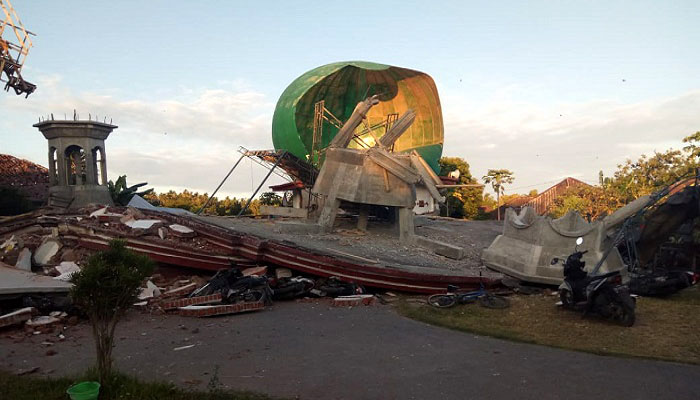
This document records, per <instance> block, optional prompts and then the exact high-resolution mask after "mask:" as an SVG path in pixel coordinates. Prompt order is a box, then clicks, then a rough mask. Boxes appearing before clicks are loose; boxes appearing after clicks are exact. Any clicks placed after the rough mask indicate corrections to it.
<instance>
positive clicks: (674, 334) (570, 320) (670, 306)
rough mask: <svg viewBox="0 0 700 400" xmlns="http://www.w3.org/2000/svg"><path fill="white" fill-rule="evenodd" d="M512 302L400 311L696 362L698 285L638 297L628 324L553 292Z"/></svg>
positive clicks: (570, 344) (608, 351)
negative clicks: (567, 303) (577, 307)
mask: <svg viewBox="0 0 700 400" xmlns="http://www.w3.org/2000/svg"><path fill="white" fill-rule="evenodd" d="M510 300H511V307H510V308H507V309H504V310H492V309H487V308H483V307H480V306H478V305H476V304H471V305H465V306H457V307H455V308H451V309H436V308H433V307H431V306H429V305H427V304H418V303H415V302H411V301H407V300H406V299H402V300H401V301H399V302H397V303H396V308H397V309H398V311H399V313H401V314H402V315H404V316H406V317H409V318H413V319H416V320H419V321H423V322H427V323H429V324H434V325H439V326H443V327H447V328H451V329H456V330H460V331H465V332H471V333H476V334H480V335H484V336H493V337H497V338H501V339H508V340H514V341H519V342H527V343H536V344H541V345H546V346H553V347H559V348H564V349H570V350H577V351H585V352H590V353H595V354H604V355H616V356H628V357H644V358H653V359H659V360H667V361H677V362H683V363H690V364H700V342H698V340H697V327H698V326H700V286H695V287H692V288H689V289H686V290H684V291H682V292H680V293H678V294H676V295H673V296H670V297H667V298H646V297H645V298H638V299H637V308H636V315H637V321H636V323H635V325H634V326H633V327H630V328H626V327H622V326H619V325H616V324H615V323H613V322H610V321H605V320H602V319H599V318H596V317H587V318H582V315H581V314H580V313H577V312H574V311H569V310H564V309H562V308H560V307H556V306H555V303H556V302H557V301H558V300H559V299H558V297H557V296H547V295H533V296H511V297H510Z"/></svg>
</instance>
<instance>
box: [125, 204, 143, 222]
mask: <svg viewBox="0 0 700 400" xmlns="http://www.w3.org/2000/svg"><path fill="white" fill-rule="evenodd" d="M126 214H127V215H131V216H133V217H134V219H145V218H146V215H145V214H144V213H142V212H141V211H140V210H139V209H138V208H136V207H131V206H128V207H127V208H126Z"/></svg>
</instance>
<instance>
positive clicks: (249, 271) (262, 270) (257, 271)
mask: <svg viewBox="0 0 700 400" xmlns="http://www.w3.org/2000/svg"><path fill="white" fill-rule="evenodd" d="M241 273H242V274H243V276H251V275H257V276H263V275H265V274H267V267H265V266H262V267H252V268H246V269H244V270H243V271H241Z"/></svg>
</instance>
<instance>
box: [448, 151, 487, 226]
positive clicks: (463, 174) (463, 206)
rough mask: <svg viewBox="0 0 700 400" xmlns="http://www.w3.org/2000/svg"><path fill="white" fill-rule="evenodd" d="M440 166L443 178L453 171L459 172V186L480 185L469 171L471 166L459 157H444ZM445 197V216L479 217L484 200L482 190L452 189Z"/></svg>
mask: <svg viewBox="0 0 700 400" xmlns="http://www.w3.org/2000/svg"><path fill="white" fill-rule="evenodd" d="M439 164H440V175H441V176H446V175H448V174H449V173H450V172H452V171H455V170H459V179H458V181H457V183H458V184H474V183H478V182H477V180H476V179H475V178H474V177H473V176H472V174H471V172H470V171H469V164H468V163H467V162H466V161H465V160H463V159H461V158H459V157H442V158H440V161H439ZM445 197H446V200H445V202H446V207H445V208H446V212H445V215H446V216H448V217H452V218H475V217H477V216H478V214H479V207H481V204H482V200H483V197H482V189H480V188H456V189H450V190H448V191H447V194H446V196H445Z"/></svg>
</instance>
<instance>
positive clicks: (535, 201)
mask: <svg viewBox="0 0 700 400" xmlns="http://www.w3.org/2000/svg"><path fill="white" fill-rule="evenodd" d="M582 185H584V186H591V185H589V184H587V183H586V182H583V181H580V180H578V179H576V178H564V179H563V180H562V181H561V182H559V183H557V184H556V185H554V186H552V187H550V188H549V189H547V190H545V191H544V192H542V193H540V194H538V195H537V196H536V197H534V198H532V199H531V200H529V201H528V202H526V203H525V204H523V205H522V207H526V206H527V207H532V208H534V209H535V212H536V213H537V214H538V215H544V214H546V213H547V210H548V209H549V206H550V205H552V203H553V202H554V199H556V198H557V197H559V196H561V195H562V194H563V193H564V192H566V190H567V189H569V188H570V187H574V186H582Z"/></svg>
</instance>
